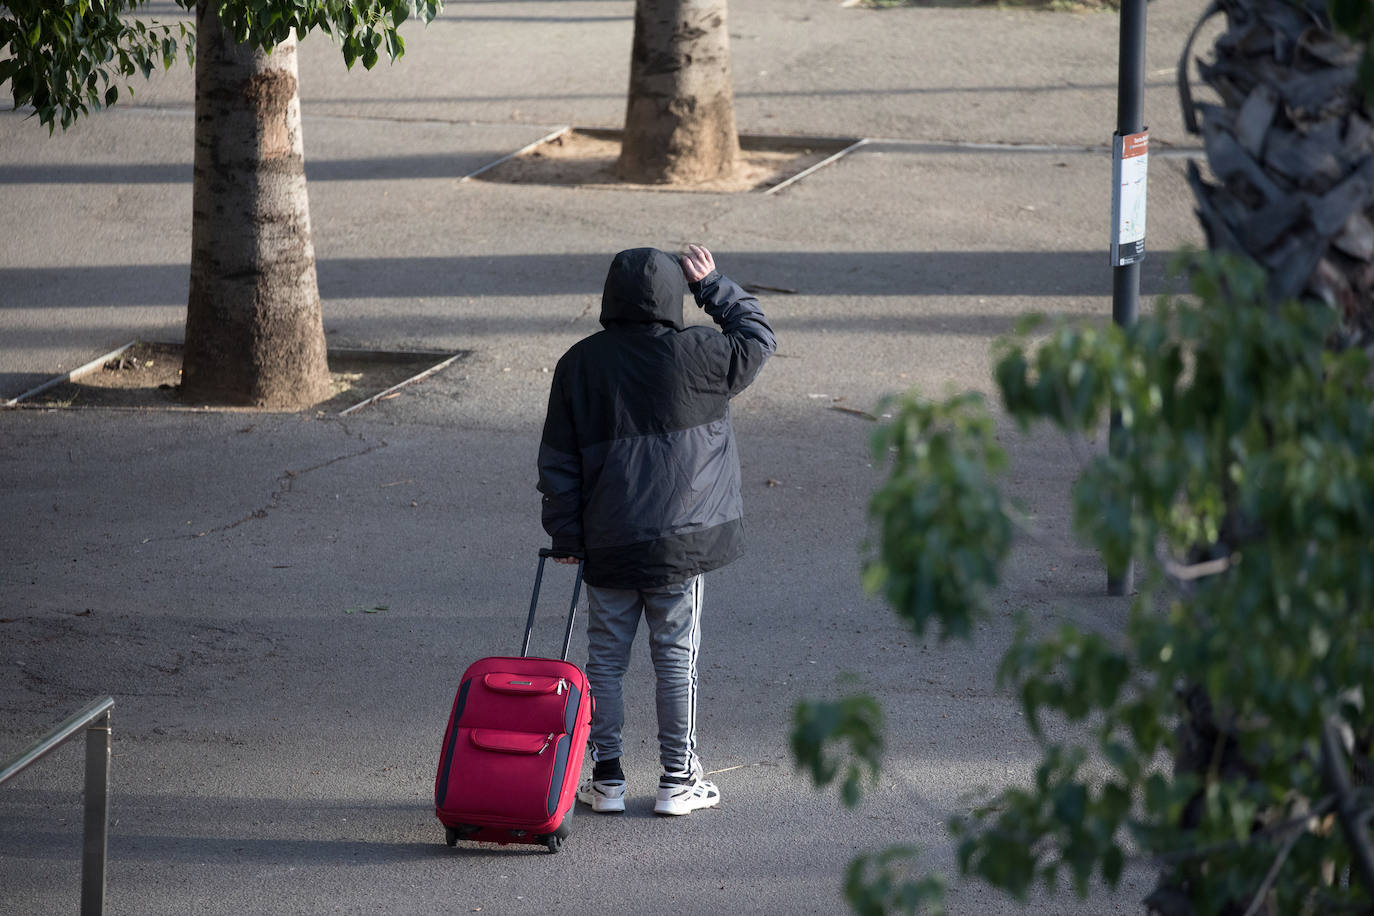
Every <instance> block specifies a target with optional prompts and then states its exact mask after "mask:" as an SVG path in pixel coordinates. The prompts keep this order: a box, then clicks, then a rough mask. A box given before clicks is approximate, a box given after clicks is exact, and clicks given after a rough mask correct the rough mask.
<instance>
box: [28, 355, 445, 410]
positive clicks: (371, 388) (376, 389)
mask: <svg viewBox="0 0 1374 916" xmlns="http://www.w3.org/2000/svg"><path fill="white" fill-rule="evenodd" d="M181 355H182V346H181V344H174V343H157V342H143V341H140V342H138V343H136V344H134V345H133V346H132V347H130V348H129V349H127V350H125V351H124V352H122V353H120V354H119V355H118V356H115V357H114V358H112V359H109V360H107V361H106V362H105V363H104V364H103V365H101V366H99V367H97V368H95V369H92V370H91V371H89V372H86V373H83V374H82V375H79V376H77V377H76V378H73V379H71V380H69V381H64V382H61V383H59V384H57V385H54V386H53V387H51V388H48V389H46V390H44V391H41V392H39V393H38V394H36V395H33V396H32V397H30V398H27V399H25V400H24V401H23V402H21V403H22V404H24V405H25V406H27V407H59V408H62V407H70V408H87V407H99V408H144V409H185V408H200V409H210V405H205V404H195V403H190V402H188V401H187V400H186V399H185V398H183V397H182V395H181ZM446 358H447V357H446V356H445V355H442V354H434V353H406V352H403V351H397V352H393V353H385V352H369V353H359V352H355V353H348V352H342V353H341V352H331V353H330V354H329V375H330V388H331V391H332V394H331V395H330V396H329V397H328V398H327V399H326V400H324V401H321V402H319V403H318V404H314V405H312V406H311V407H310V408H309V409H310V410H313V411H317V412H321V413H326V414H331V413H338V412H339V411H341V410H346V409H348V408H349V407H352V406H353V405H355V404H358V403H360V402H362V401H365V400H367V399H368V398H371V397H374V396H376V395H378V394H381V393H382V392H385V391H387V390H388V389H390V388H393V387H395V386H397V385H400V384H401V383H402V382H405V381H407V380H408V379H412V378H414V377H415V376H417V375H419V374H420V373H421V372H424V371H425V370H426V369H428V368H429V367H430V366H433V365H436V364H438V363H439V362H441V361H442V360H443V359H446ZM398 393H399V392H398ZM398 393H394V394H388V395H384V397H386V398H390V397H395V396H397V394H398ZM213 409H225V408H222V407H220V406H214V408H213ZM238 409H240V410H245V411H247V410H251V409H252V408H247V407H245V408H238Z"/></svg>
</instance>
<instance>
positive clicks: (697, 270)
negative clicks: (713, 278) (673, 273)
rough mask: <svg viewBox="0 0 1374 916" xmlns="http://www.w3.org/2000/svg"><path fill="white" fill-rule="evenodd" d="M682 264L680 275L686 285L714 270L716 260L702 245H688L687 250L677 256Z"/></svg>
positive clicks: (701, 278)
mask: <svg viewBox="0 0 1374 916" xmlns="http://www.w3.org/2000/svg"><path fill="white" fill-rule="evenodd" d="M678 260H679V261H680V262H681V263H682V275H683V276H685V277H686V278H687V282H688V283H696V282H698V281H700V280H703V279H705V278H706V275H707V274H709V273H710V272H711V271H713V270H715V269H716V259H715V258H714V257H712V256H711V252H709V251H707V250H706V246H704V245H688V246H687V250H686V251H684V252H683V253H682V254H681V255H679V256H678Z"/></svg>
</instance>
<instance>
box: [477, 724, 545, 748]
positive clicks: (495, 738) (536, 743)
mask: <svg viewBox="0 0 1374 916" xmlns="http://www.w3.org/2000/svg"><path fill="white" fill-rule="evenodd" d="M469 737H470V738H471V739H472V743H473V744H474V745H476V746H477V747H479V748H481V749H482V750H484V751H495V752H497V753H499V754H542V753H544V752H545V751H546V750H548V749H549V745H551V744H553V742H554V739H556V738H557V737H558V736H557V735H556V734H553V733H549V734H547V735H541V734H539V733H538V732H512V731H505V730H502V729H495V728H474V729H473V730H472V732H471V733H470V735H469Z"/></svg>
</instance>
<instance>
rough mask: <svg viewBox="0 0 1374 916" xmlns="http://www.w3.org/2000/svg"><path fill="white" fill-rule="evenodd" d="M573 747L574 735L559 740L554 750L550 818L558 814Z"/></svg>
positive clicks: (550, 787) (550, 790) (550, 789)
mask: <svg viewBox="0 0 1374 916" xmlns="http://www.w3.org/2000/svg"><path fill="white" fill-rule="evenodd" d="M571 747H572V735H564V736H563V737H561V738H559V739H558V747H557V748H555V749H554V754H555V755H556V756H555V757H554V761H553V779H552V780H551V781H550V784H549V817H553V816H554V815H555V814H556V813H557V812H558V799H559V798H560V797H561V796H562V795H563V779H564V774H565V773H566V772H567V770H568V750H569V749H570V748H571Z"/></svg>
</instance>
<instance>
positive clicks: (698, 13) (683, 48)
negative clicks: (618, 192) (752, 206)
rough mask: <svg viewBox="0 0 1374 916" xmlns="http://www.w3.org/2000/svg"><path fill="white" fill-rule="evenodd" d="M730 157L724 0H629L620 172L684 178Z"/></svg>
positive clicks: (734, 138) (728, 162) (735, 148)
mask: <svg viewBox="0 0 1374 916" xmlns="http://www.w3.org/2000/svg"><path fill="white" fill-rule="evenodd" d="M738 160H739V136H738V134H737V133H736V131H735V94H734V87H733V85H732V83H731V78H730V38H729V32H728V31H727V30H726V25H725V0H636V2H635V33H634V47H633V51H632V53H631V57H630V94H629V101H628V102H627V104H626V109H625V135H624V138H623V140H622V142H621V149H620V161H619V162H618V164H617V166H616V168H617V171H618V172H619V174H620V177H621V178H623V179H625V180H627V181H638V182H644V183H653V184H662V183H674V184H678V183H682V184H691V183H696V182H702V181H710V180H712V179H715V178H723V177H726V176H728V175H730V174H732V173H733V172H734V169H735V166H736V164H737V163H738Z"/></svg>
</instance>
